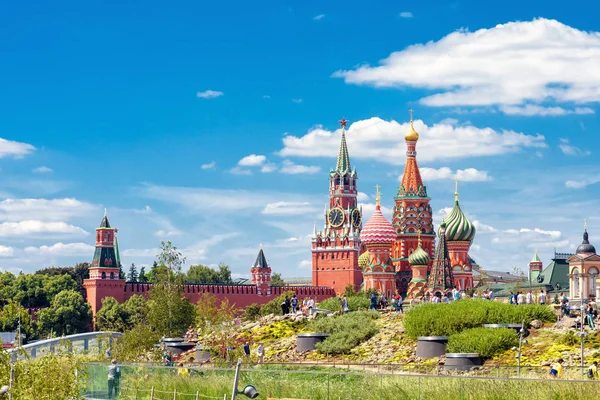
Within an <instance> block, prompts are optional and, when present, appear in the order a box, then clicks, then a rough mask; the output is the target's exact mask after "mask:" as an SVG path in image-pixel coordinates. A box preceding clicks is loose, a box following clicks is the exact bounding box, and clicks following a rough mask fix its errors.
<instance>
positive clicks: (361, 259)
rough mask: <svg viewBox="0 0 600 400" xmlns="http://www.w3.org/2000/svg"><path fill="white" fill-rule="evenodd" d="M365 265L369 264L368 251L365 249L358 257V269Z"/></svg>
mask: <svg viewBox="0 0 600 400" xmlns="http://www.w3.org/2000/svg"><path fill="white" fill-rule="evenodd" d="M367 265H369V251H368V250H367V251H365V252H364V253H362V254H361V255H360V257H358V266H359V267H360V269H364V268H365V267H366V266H367Z"/></svg>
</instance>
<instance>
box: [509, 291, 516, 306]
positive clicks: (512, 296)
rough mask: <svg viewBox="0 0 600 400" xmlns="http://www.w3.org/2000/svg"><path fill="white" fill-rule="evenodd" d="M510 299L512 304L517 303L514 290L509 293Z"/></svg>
mask: <svg viewBox="0 0 600 400" xmlns="http://www.w3.org/2000/svg"><path fill="white" fill-rule="evenodd" d="M508 299H509V300H510V304H515V301H516V299H515V294H514V293H513V292H512V290H511V292H510V294H509V295H508Z"/></svg>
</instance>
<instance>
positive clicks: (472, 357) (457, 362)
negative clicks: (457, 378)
mask: <svg viewBox="0 0 600 400" xmlns="http://www.w3.org/2000/svg"><path fill="white" fill-rule="evenodd" d="M481 365H483V360H482V359H481V357H479V354H477V353H446V364H445V365H444V369H445V370H448V371H470V370H471V368H473V367H478V366H481Z"/></svg>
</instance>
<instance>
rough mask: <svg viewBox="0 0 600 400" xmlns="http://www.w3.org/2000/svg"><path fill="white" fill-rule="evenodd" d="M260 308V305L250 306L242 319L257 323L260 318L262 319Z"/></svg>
mask: <svg viewBox="0 0 600 400" xmlns="http://www.w3.org/2000/svg"><path fill="white" fill-rule="evenodd" d="M260 308H261V307H260V304H256V303H254V304H250V305H249V306H248V307H246V309H245V310H244V315H243V316H242V318H244V320H246V321H256V320H257V319H258V317H260Z"/></svg>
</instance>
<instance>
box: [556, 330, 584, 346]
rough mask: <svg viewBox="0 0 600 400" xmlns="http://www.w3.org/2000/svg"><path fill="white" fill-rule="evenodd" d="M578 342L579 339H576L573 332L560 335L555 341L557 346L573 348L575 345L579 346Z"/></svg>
mask: <svg viewBox="0 0 600 400" xmlns="http://www.w3.org/2000/svg"><path fill="white" fill-rule="evenodd" d="M580 341H581V339H579V337H577V336H576V335H575V334H574V333H573V331H569V332H567V333H565V334H564V335H560V337H559V338H558V340H557V342H558V344H564V345H566V346H575V345H576V344H579V343H580Z"/></svg>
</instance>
